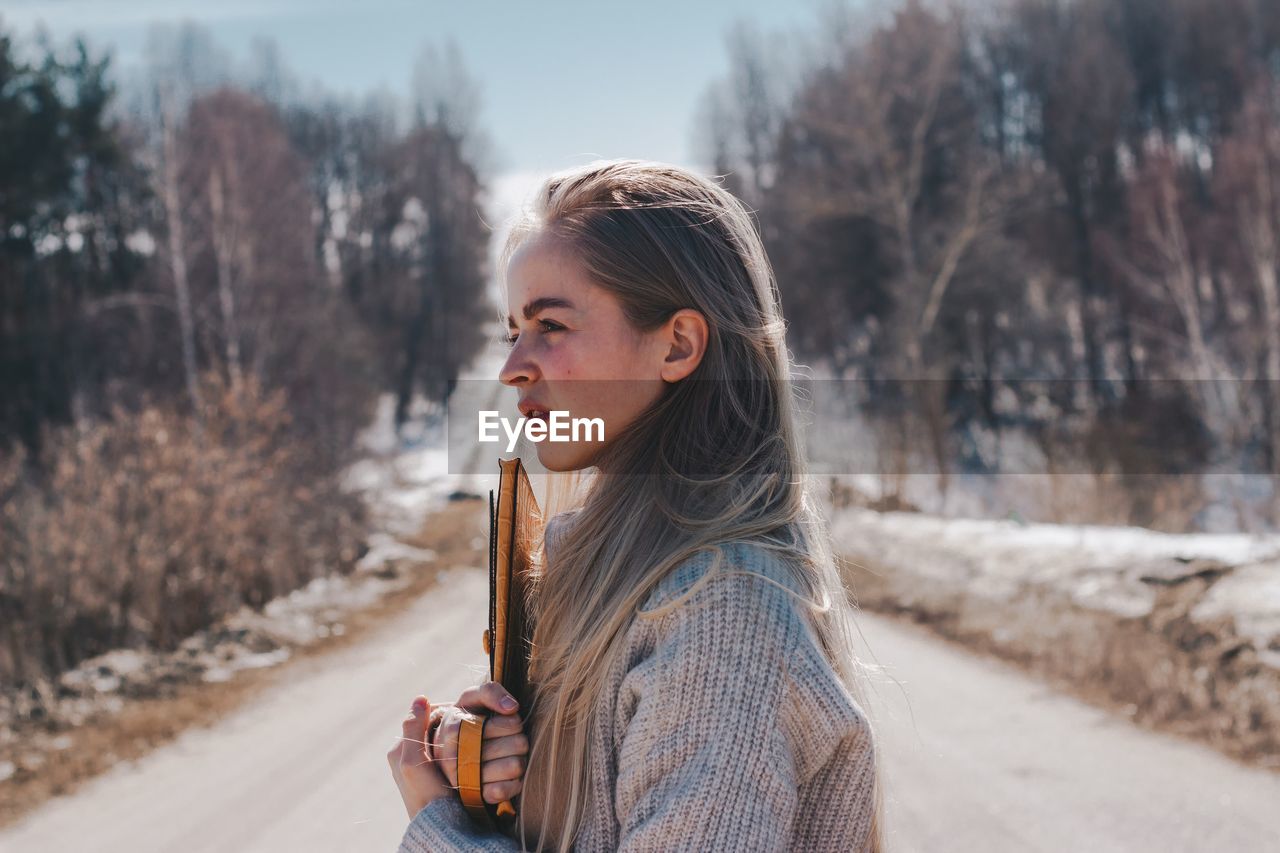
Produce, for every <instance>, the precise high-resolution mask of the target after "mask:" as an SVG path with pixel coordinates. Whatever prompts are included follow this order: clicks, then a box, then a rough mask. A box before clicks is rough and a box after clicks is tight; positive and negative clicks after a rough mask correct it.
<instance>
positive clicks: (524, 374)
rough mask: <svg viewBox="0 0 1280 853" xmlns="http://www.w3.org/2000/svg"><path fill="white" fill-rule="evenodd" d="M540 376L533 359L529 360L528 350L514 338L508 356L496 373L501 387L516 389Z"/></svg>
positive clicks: (518, 339)
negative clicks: (514, 340) (513, 343)
mask: <svg viewBox="0 0 1280 853" xmlns="http://www.w3.org/2000/svg"><path fill="white" fill-rule="evenodd" d="M540 375H541V371H539V370H538V365H537V363H536V362H534V360H533V359H531V358H529V354H528V348H527V347H526V346H525V345H524V344H523V343H522V342H521V339H520V338H516V342H515V345H514V346H512V347H511V352H510V354H508V355H507V360H506V362H504V363H503V365H502V369H501V370H499V371H498V380H499V381H500V382H501V383H502V384H503V385H510V386H512V387H518V386H520V385H524V384H528V383H530V382H533V381H535V380H536V379H537V378H538V377H539V376H540Z"/></svg>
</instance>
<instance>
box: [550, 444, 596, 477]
mask: <svg viewBox="0 0 1280 853" xmlns="http://www.w3.org/2000/svg"><path fill="white" fill-rule="evenodd" d="M595 456H596V454H595V453H594V452H593V451H591V450H590V449H583V448H577V447H570V446H566V445H563V444H561V445H558V446H557V445H552V444H550V443H549V442H542V443H540V444H539V445H538V463H539V464H541V465H542V467H543V468H546V469H547V470H548V471H556V472H562V471H581V470H582V469H584V468H590V467H591V466H592V464H593V460H594V459H595Z"/></svg>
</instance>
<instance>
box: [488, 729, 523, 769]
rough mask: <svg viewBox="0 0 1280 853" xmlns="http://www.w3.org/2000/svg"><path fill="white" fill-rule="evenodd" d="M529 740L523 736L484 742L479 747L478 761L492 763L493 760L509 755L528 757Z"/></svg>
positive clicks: (511, 736)
mask: <svg viewBox="0 0 1280 853" xmlns="http://www.w3.org/2000/svg"><path fill="white" fill-rule="evenodd" d="M528 754H529V738H528V737H526V736H525V735H523V734H518V735H508V736H507V737H499V738H494V739H493V740H486V741H484V743H483V744H481V746H480V760H481V761H482V762H484V761H493V760H494V759H495V758H506V757H507V756H509V755H528Z"/></svg>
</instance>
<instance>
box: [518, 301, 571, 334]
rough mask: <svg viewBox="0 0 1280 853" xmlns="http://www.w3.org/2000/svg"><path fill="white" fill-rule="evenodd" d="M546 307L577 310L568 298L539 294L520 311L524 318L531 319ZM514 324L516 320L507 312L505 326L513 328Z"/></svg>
mask: <svg viewBox="0 0 1280 853" xmlns="http://www.w3.org/2000/svg"><path fill="white" fill-rule="evenodd" d="M547 308H567V309H568V310H570V311H576V310H577V306H575V305H574V304H573V303H572V302H570V301H569V300H568V299H564V298H562V297H559V296H539V297H538V298H537V299H535V300H533V301H532V302H530V303H529V304H528V305H526V306H524V308H523V309H522V312H521V313H523V314H524V318H525V319H526V320H532V319H533V317H534V315H535V314H537V313H538V312H539V311H542V310H545V309H547ZM515 325H516V321H515V320H514V319H512V317H511V315H510V314H508V315H507V327H508V328H515Z"/></svg>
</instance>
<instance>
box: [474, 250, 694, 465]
mask: <svg viewBox="0 0 1280 853" xmlns="http://www.w3.org/2000/svg"><path fill="white" fill-rule="evenodd" d="M507 314H508V316H507V340H508V342H509V343H510V344H511V353H510V355H509V356H508V357H507V361H506V363H505V364H504V365H503V366H502V370H501V372H500V373H499V379H501V381H502V382H503V384H506V385H510V386H512V387H514V388H516V389H517V390H518V391H519V392H520V409H521V413H522V415H524V416H526V417H528V416H529V415H530V412H531V411H532V410H536V411H537V412H540V413H543V417H545V413H547V412H551V411H567V412H568V416H567V417H568V419H576V418H600V419H601V420H602V421H603V422H604V440H603V441H599V440H596V436H595V435H592V436H591V438H592V440H582V439H585V438H586V437H587V436H586V431H585V430H584V431H583V434H581V435H580V440H579V441H577V442H557V441H550V440H543V441H538V442H536V443H535V446H536V447H537V450H538V461H539V462H541V463H542V465H543V466H544V467H545V468H546V469H547V470H549V471H572V470H576V469H580V468H586V467H589V466H591V465H592V464H593V461H592V460H593V459H594V457H595V456H596V454H597V453H599V452H600V450H601V449H602V448H603V447H604V446H605V445H606V444H608V442H609V441H610V440H612V438H613V437H614V436H616V435H618V434H619V433H620V432H621V431H622V430H623V429H625V428H626V427H627V425H628V424H630V423H631V422H632V421H633V420H634V419H635V418H636V417H637V416H638V415H639V414H640V413H641V412H643V411H644V410H645V409H646V408H647V407H648V406H649V405H650V404H652V403H653V402H654V401H655V400H657V398H658V396H659V395H660V394H661V393H662V389H663V382H664V378H663V377H664V375H667V374H669V372H670V370H669V368H667V367H665V366H664V365H665V364H666V357H667V355H668V353H669V351H670V349H671V343H670V342H669V341H668V340H667V339H666V338H667V336H666V335H665V334H664V329H658V330H655V331H654V332H652V333H648V334H645V333H640V332H637V331H636V330H635V329H634V328H632V326H631V325H630V324H629V323H628V321H627V319H626V317H625V316H624V315H623V313H622V305H621V303H619V302H618V299H617V298H616V297H615V296H614V295H613V294H611V293H609V292H608V291H607V290H605V289H604V288H602V287H600V286H598V285H596V284H594V283H592V282H591V281H590V280H588V278H587V276H586V272H585V270H583V269H582V267H581V266H580V265H579V263H578V262H577V261H576V259H575V258H573V257H572V256H571V255H569V254H567V253H566V252H565V251H564V250H563V248H562V244H557V243H555V242H553V238H550V237H548V235H547V234H545V232H544V233H540V234H538V235H536V236H534V237H531V238H530V239H529V240H527V241H526V242H525V243H524V244H523V245H522V246H521V247H520V248H519V249H518V250H517V251H516V252H515V253H514V254H513V255H512V258H511V262H510V265H509V266H508V268H507ZM534 416H535V417H537V416H538V415H537V414H535V415H534ZM565 424H566V426H565V427H564V428H563V429H564V431H565V432H566V433H571V432H572V430H571V427H570V420H565Z"/></svg>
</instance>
